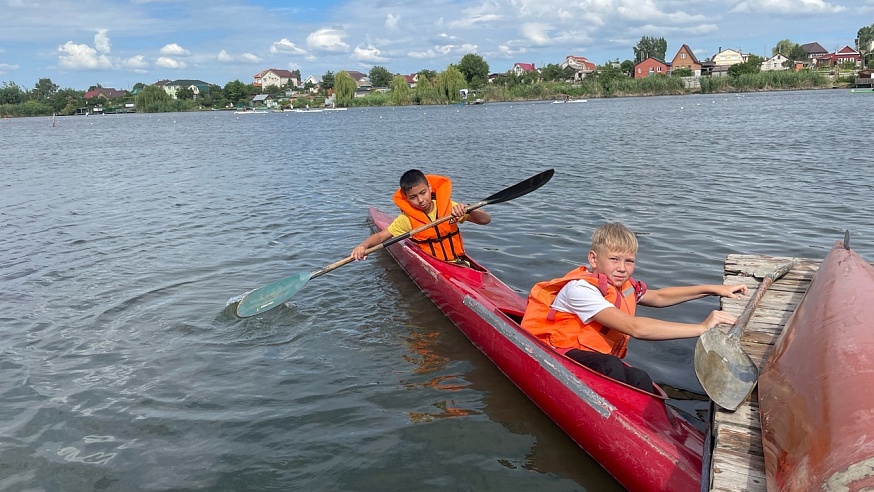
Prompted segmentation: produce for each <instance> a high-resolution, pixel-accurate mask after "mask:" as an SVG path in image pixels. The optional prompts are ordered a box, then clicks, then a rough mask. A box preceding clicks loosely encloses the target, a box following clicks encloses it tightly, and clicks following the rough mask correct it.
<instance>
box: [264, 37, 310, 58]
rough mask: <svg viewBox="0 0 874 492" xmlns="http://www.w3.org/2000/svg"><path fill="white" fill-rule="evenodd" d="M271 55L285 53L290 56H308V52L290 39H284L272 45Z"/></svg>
mask: <svg viewBox="0 0 874 492" xmlns="http://www.w3.org/2000/svg"><path fill="white" fill-rule="evenodd" d="M270 52H271V53H285V54H289V55H306V54H307V52H306V50H305V49H303V48H300V47H298V46H297V45H295V44H294V43H292V42H291V41H289V40H288V38H282V39H280V40H279V41H276V42H274V43H273V44H271V45H270Z"/></svg>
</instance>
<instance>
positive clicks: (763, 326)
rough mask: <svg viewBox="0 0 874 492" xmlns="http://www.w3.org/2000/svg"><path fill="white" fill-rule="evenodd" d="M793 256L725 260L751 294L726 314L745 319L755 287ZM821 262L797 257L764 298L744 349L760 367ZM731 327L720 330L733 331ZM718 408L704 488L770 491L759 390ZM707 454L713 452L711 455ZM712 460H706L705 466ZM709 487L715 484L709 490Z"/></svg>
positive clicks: (729, 273)
mask: <svg viewBox="0 0 874 492" xmlns="http://www.w3.org/2000/svg"><path fill="white" fill-rule="evenodd" d="M790 259H791V258H788V257H772V256H764V255H739V254H732V255H728V257H726V259H725V264H724V273H723V282H724V283H725V284H732V285H737V284H744V285H746V286H747V287H748V288H749V289H750V293H749V295H747V296H744V298H742V299H722V301H721V306H722V309H724V310H725V311H727V312H729V313H731V314H734V315H735V316H739V315H740V314H741V313H742V312H743V310H744V308H745V307H746V305H747V303H748V301H749V299H750V296H751V295H752V294H753V292H754V289H757V288H758V286H759V285H760V283H761V280H762V278H761V277H760V276H761V275H763V273H767V272H768V271H771V270H773V269H774V268H775V267H776V266H778V265H781V264H783V263H785V262H786V261H789V260H790ZM820 262H821V260H816V259H810V258H796V264H795V266H794V267H793V268H792V270H791V271H789V272H788V273H787V274H786V275H785V276H783V277H782V278H780V279H778V280H777V281H776V282H774V283H773V284H772V285H771V287H770V288H769V289H768V291H767V292H765V295H764V296H762V299H761V301H760V302H759V305H758V307H757V309H756V311H755V312H754V313H753V316H752V318H750V320H749V323H748V324H747V327H746V329H745V330H744V336H743V338H742V339H741V346H742V347H743V349H744V351H745V352H747V354H749V356H750V358H751V359H752V360H753V362H754V363H756V364H757V365H758V366H759V370H761V369H762V367H763V366H764V363H765V361H766V360H767V357H768V355H769V354H770V352H771V350H772V349H773V346H774V342H776V340H777V338H779V336H780V333H781V332H782V331H783V326H785V324H786V322H787V321H789V318H790V317H791V316H792V313H793V312H795V308H796V307H797V306H798V303H799V302H801V299H802V298H803V297H804V293H805V292H806V291H807V288H808V286H809V285H810V281H811V280H812V279H813V277H814V275H815V274H816V270H817V269H818V268H819V264H820ZM729 328H730V327H728V326H719V327H717V328H715V329H718V330H720V331H722V332H723V333H725V332H727V330H728V329H729ZM711 407H713V408H714V410H713V411H712V415H711V425H712V428H711V433H712V435H713V440H712V441H713V449H712V454H711V456H710V460H709V463H710V469H709V470H704V471H703V472H704V473H703V477H702V480H703V481H704V484H705V487H704V490H708V489H709V490H712V491H720V492H736V491H740V490H742V491H747V492H765V491H766V484H765V458H764V453H763V451H762V426H761V421H760V414H759V395H758V391H757V390H755V389H754V390H753V392H752V394H751V395H750V398H749V399H747V401H746V402H744V404H743V405H741V406H740V408H738V409H737V410H736V411H734V412H729V411H727V410H722V409H719V408H717V407H716V406H715V405H712V404H711ZM705 452H707V451H705ZM707 462H708V460H706V459H705V463H707ZM706 484H709V485H710V486H709V487H707V486H706Z"/></svg>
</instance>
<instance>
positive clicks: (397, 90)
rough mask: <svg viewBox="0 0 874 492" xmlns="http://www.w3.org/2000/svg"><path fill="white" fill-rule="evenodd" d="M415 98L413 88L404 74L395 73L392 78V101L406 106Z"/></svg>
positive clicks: (397, 104)
mask: <svg viewBox="0 0 874 492" xmlns="http://www.w3.org/2000/svg"><path fill="white" fill-rule="evenodd" d="M412 98H413V90H412V89H410V84H408V83H407V78H406V77H404V76H403V75H395V76H394V78H393V79H391V103H392V104H394V105H395V106H406V105H407V104H410V100H412Z"/></svg>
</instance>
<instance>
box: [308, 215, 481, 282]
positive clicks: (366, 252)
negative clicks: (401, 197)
mask: <svg viewBox="0 0 874 492" xmlns="http://www.w3.org/2000/svg"><path fill="white" fill-rule="evenodd" d="M489 203H490V202H489V201H488V199H485V200H483V201H480V202H476V203H474V204H471V205H468V206H467V207H466V208H465V209H464V213H465V214H469V213H471V212H473V211H474V210H476V209H478V208H480V207H484V206H486V205H488V204H489ZM449 219H452V215H447V216H446V217H441V218H439V219H437V220H435V221H434V222H430V223H428V224H425V225H423V226H420V227H417V228H415V229H413V230H412V231H409V232H405V233H403V234H401V235H399V236H395V237H393V238H391V239H386V240H385V241H383V242H381V243H379V244H377V245H376V246H371V247H369V248H367V249H366V250H364V255H365V256H367V255H369V254H370V253H374V252H376V251H379V250H381V249H383V248H387V247H389V246H391V245H392V244H394V243H397V242H399V241H403V240H404V239H407V238H409V237H411V236H414V235H416V234H418V233H420V232H424V231H426V230H428V229H430V228H432V227H435V226H438V225H440V224H442V223H444V222H446V221H447V220H449ZM353 260H354V258H352V257H351V256H347V257H346V258H343V259H342V260H340V261H337V262H334V263H331V264H330V265H328V266H326V267H322V268H320V269H318V270H316V271H314V272H312V273H311V274H310V278H311V279H312V278H316V277H318V276H321V275H324V274H326V273H328V272H330V271H332V270H336V269H338V268H340V267H341V266H343V265H345V264H347V263H350V262H352V261H353Z"/></svg>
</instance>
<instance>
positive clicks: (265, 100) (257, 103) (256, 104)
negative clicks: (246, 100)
mask: <svg viewBox="0 0 874 492" xmlns="http://www.w3.org/2000/svg"><path fill="white" fill-rule="evenodd" d="M264 106H266V107H268V108H275V107H277V106H278V104H277V103H276V100H275V99H274V98H273V96H271V95H270V94H257V95H255V96H254V97H253V98H252V107H253V108H260V107H264Z"/></svg>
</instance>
